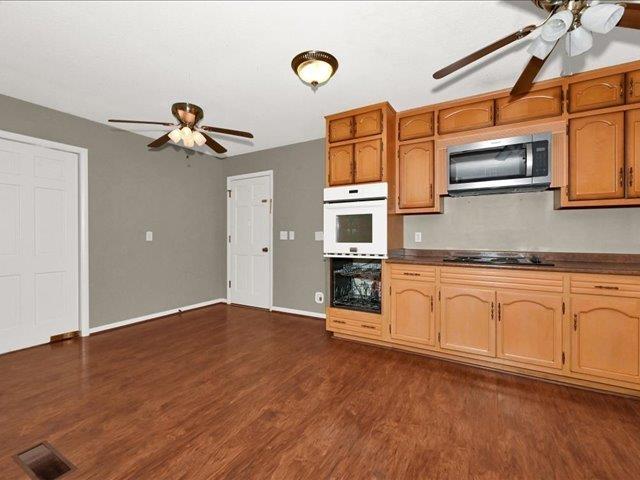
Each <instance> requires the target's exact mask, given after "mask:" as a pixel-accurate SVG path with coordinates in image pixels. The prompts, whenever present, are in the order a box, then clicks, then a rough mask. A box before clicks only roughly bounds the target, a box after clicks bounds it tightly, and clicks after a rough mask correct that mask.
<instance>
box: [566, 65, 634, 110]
mask: <svg viewBox="0 0 640 480" xmlns="http://www.w3.org/2000/svg"><path fill="white" fill-rule="evenodd" d="M624 100H625V97H624V74H623V73H621V74H618V75H610V76H608V77H602V78H596V79H595V80H586V81H584V82H578V83H572V84H571V85H569V111H570V112H571V113H574V112H582V111H585V110H592V109H595V108H604V107H613V106H616V105H622V104H623V103H624Z"/></svg>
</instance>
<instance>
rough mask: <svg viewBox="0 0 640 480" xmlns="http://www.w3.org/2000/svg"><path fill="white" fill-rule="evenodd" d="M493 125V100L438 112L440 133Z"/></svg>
mask: <svg viewBox="0 0 640 480" xmlns="http://www.w3.org/2000/svg"><path fill="white" fill-rule="evenodd" d="M492 125H493V100H483V101H481V102H475V103H468V104H466V105H458V106H456V107H450V108H445V109H443V110H440V112H439V113H438V132H439V133H440V134H445V133H453V132H462V131H464V130H473V129H476V128H484V127H491V126H492Z"/></svg>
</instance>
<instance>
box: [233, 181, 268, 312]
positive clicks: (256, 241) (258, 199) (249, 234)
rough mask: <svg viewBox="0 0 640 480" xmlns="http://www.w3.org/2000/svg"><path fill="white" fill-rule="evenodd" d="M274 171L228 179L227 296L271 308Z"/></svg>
mask: <svg viewBox="0 0 640 480" xmlns="http://www.w3.org/2000/svg"><path fill="white" fill-rule="evenodd" d="M271 188H272V176H271V172H266V173H260V174H255V176H251V175H240V176H238V177H229V178H228V179H227V190H228V198H227V201H228V208H227V214H228V218H229V225H228V230H229V231H228V239H227V241H228V245H229V249H228V285H227V300H228V301H229V302H231V303H238V304H241V305H249V306H252V307H261V308H271V254H272V252H271V230H272V227H271V210H272V199H271Z"/></svg>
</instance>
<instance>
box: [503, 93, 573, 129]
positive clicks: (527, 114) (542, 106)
mask: <svg viewBox="0 0 640 480" xmlns="http://www.w3.org/2000/svg"><path fill="white" fill-rule="evenodd" d="M558 115H562V87H560V86H557V87H553V88H546V89H544V90H537V91H535V92H530V93H527V94H526V95H522V96H519V97H510V96H509V97H502V98H498V99H496V125H505V124H509V123H514V122H523V121H526V120H534V119H537V118H545V117H555V116H558Z"/></svg>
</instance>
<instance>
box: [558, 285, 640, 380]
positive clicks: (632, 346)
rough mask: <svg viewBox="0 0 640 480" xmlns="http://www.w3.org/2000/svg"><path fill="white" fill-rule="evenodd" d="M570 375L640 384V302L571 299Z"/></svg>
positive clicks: (584, 297) (585, 297)
mask: <svg viewBox="0 0 640 480" xmlns="http://www.w3.org/2000/svg"><path fill="white" fill-rule="evenodd" d="M571 314H572V317H571V321H572V328H571V371H572V372H576V373H579V374H584V375H588V376H592V377H596V378H605V379H612V380H620V381H624V382H632V383H640V300H638V299H637V298H620V297H613V296H611V297H609V296H605V295H574V296H572V298H571Z"/></svg>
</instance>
